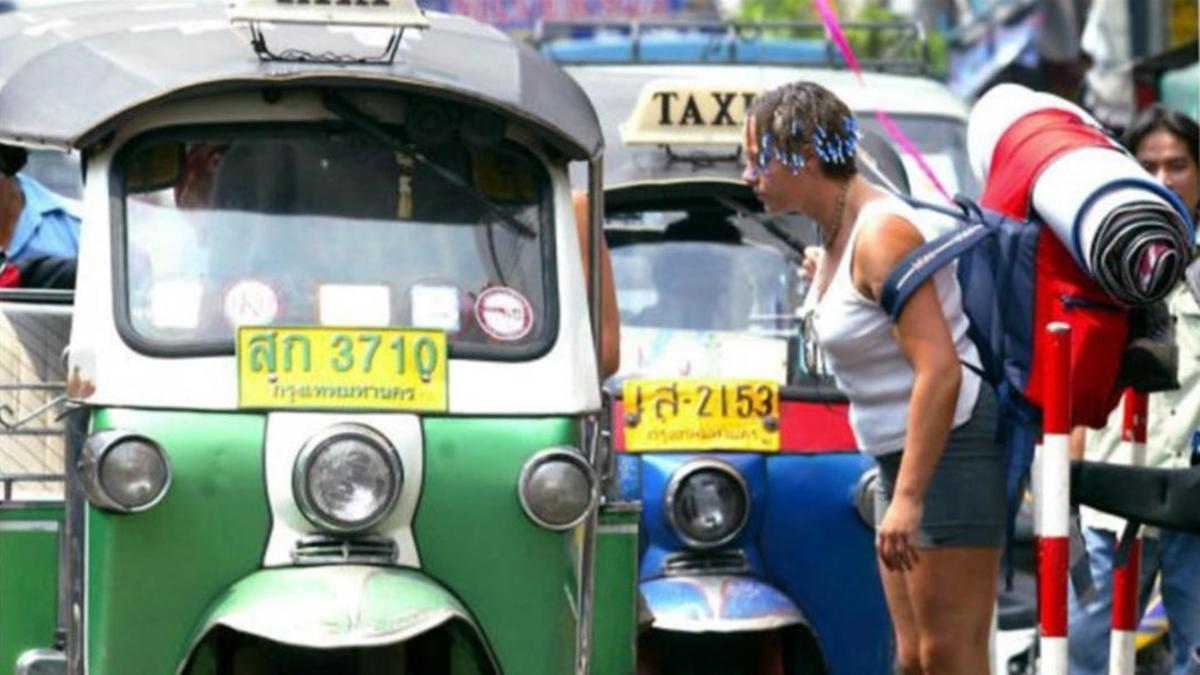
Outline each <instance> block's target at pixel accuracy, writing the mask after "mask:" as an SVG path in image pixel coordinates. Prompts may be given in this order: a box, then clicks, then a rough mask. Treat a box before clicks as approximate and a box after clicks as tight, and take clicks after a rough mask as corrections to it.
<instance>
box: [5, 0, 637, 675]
mask: <svg viewBox="0 0 1200 675" xmlns="http://www.w3.org/2000/svg"><path fill="white" fill-rule="evenodd" d="M225 5H226V3H217V2H185V3H156V4H147V3H133V2H125V1H112V0H106V1H104V2H87V3H76V4H67V5H61V6H57V7H55V8H51V9H46V10H43V11H22V12H13V13H9V14H5V15H3V16H0V143H4V144H10V145H21V146H25V147H31V148H57V149H60V150H63V151H74V152H77V153H78V154H77V156H78V157H79V158H80V159H81V163H80V164H81V166H82V175H83V184H84V187H83V197H82V202H81V211H82V213H83V224H82V236H81V245H80V256H79V259H78V277H77V282H76V286H75V288H76V290H75V292H74V294H73V296H71V295H68V296H65V297H58V296H54V295H53V294H46V293H37V292H27V291H23V292H8V293H6V294H3V295H0V343H2V347H3V348H2V349H0V361H5V360H7V361H8V363H0V366H2V367H0V378H4V379H6V380H7V381H3V382H0V395H2V396H6V397H8V398H6V399H5V401H4V402H3V403H2V406H3V407H0V422H2V423H3V429H0V487H2V488H3V490H4V491H3V494H0V497H2V498H3V499H0V671H2V672H13V670H14V669H15V672H16V673H18V674H20V675H35V674H38V675H40V674H44V673H69V674H70V675H84V674H85V673H87V674H88V675H132V674H139V675H259V674H272V673H289V674H296V673H342V674H362V675H368V674H369V675H375V674H380V675H382V674H384V673H386V674H388V675H391V674H396V675H400V674H410V675H411V674H416V673H421V674H425V673H440V674H463V675H466V674H475V673H480V674H482V673H496V674H498V673H507V674H510V675H563V674H564V673H589V672H591V673H605V674H612V675H618V674H619V675H626V674H629V673H632V672H633V668H634V653H633V650H634V642H635V638H634V629H635V613H636V610H635V593H636V590H635V578H636V572H635V565H636V556H637V536H638V530H637V522H638V517H637V510H636V505H626V504H619V503H608V502H603V503H602V500H601V497H600V495H601V494H602V492H604V482H605V481H607V480H609V477H610V476H611V473H612V472H611V469H610V466H611V463H612V459H611V454H610V453H609V452H608V451H607V449H606V447H605V444H603V443H602V442H601V436H602V435H601V434H600V433H599V430H598V416H599V411H600V406H601V397H600V385H599V381H598V373H597V359H596V349H597V347H596V344H595V342H596V340H595V339H594V338H593V336H594V335H596V334H597V331H596V330H595V327H596V323H597V320H598V318H597V317H598V316H599V314H598V312H599V307H598V305H599V298H598V294H596V295H595V296H594V297H593V298H591V301H590V302H589V293H588V288H589V285H588V283H587V281H586V280H585V274H584V269H591V270H593V271H595V270H597V269H598V265H596V264H592V265H591V266H590V268H585V264H584V263H585V261H586V260H587V259H588V257H589V256H590V257H591V259H592V262H593V263H595V256H596V255H597V254H596V252H595V247H593V246H590V242H593V241H597V240H598V236H597V233H598V232H599V230H598V222H599V219H598V218H597V217H596V216H595V215H593V216H592V221H593V227H592V230H591V232H592V234H591V235H590V236H589V237H588V238H587V240H586V241H585V242H583V246H582V247H581V245H580V241H579V238H578V237H577V235H576V226H575V220H574V216H573V211H572V206H571V204H572V202H571V189H570V181H569V177H568V172H569V167H570V165H571V164H572V163H580V164H583V163H586V164H587V165H588V170H589V175H590V176H591V180H590V190H591V192H592V195H593V199H592V203H593V204H597V205H599V204H600V203H601V200H600V199H599V198H598V195H599V194H600V189H601V178H600V177H601V175H602V168H601V162H600V153H601V150H602V145H603V144H602V135H601V132H600V129H599V126H598V123H597V120H596V115H595V112H594V110H593V108H592V106H591V104H590V103H589V102H588V99H587V97H586V96H585V95H584V93H583V92H582V91H581V90H580V88H579V86H578V85H577V84H575V82H574V81H573V80H572V79H571V78H569V77H568V76H566V75H565V74H563V72H562V71H561V70H560V69H559V68H558V67H557V66H554V65H552V64H551V63H549V62H548V61H546V60H544V59H543V58H542V57H541V56H539V55H538V54H536V53H535V52H533V51H531V50H529V49H527V48H525V47H523V46H520V45H518V44H516V43H514V42H512V41H511V40H509V39H508V38H507V37H505V36H504V35H502V34H501V33H499V32H497V31H495V30H493V29H491V28H487V27H485V26H482V25H480V24H477V23H475V22H472V21H469V20H466V19H463V18H459V17H454V16H448V15H440V14H434V13H425V12H422V11H421V10H420V9H418V8H417V7H416V5H415V3H414V2H413V1H412V0H375V1H373V2H370V3H366V2H355V3H349V2H345V3H343V2H338V3H333V2H324V3H322V2H313V3H306V2H295V3H293V2H291V0H246V1H243V2H238V3H234V4H233V6H232V7H229V8H226V6H225ZM593 276H595V275H594V274H593ZM598 287H599V284H598V283H592V284H591V286H590V288H592V289H598ZM13 364H15V365H13ZM55 424H60V425H61V426H62V427H64V429H63V431H62V432H61V433H59V432H56V431H55V430H54V425H55ZM23 435H24V436H28V437H31V438H33V439H34V440H35V441H37V443H38V444H39V445H38V448H39V449H38V450H37V451H36V452H31V451H28V450H27V449H26V446H27V445H28V443H26V442H25V440H22V437H23ZM59 481H61V482H59ZM56 485H58V486H61V489H58V488H56V487H55V486H56ZM48 486H49V487H48ZM596 588H602V589H603V592H602V593H595V592H594V589H596Z"/></svg>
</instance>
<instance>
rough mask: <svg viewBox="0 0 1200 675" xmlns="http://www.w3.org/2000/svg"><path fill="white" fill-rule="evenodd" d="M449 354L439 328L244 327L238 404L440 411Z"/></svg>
mask: <svg viewBox="0 0 1200 675" xmlns="http://www.w3.org/2000/svg"><path fill="white" fill-rule="evenodd" d="M446 356H447V351H446V334H445V333H442V332H438V331H428V330H399V329H386V328H380V329H374V328H370V329H357V328H273V327H247V326H243V327H240V328H239V329H238V333H237V361H238V404H239V405H240V406H241V407H243V408H308V409H312V408H336V409H372V410H403V411H409V412H443V411H445V410H446V405H447V403H446Z"/></svg>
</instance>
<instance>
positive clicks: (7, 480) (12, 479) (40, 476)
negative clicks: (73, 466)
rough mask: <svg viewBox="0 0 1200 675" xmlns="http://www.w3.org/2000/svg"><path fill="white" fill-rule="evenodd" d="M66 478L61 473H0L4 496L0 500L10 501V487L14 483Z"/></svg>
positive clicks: (55, 481) (58, 481) (44, 481)
mask: <svg viewBox="0 0 1200 675" xmlns="http://www.w3.org/2000/svg"><path fill="white" fill-rule="evenodd" d="M66 480H67V477H66V475H65V474H61V473H26V474H5V473H0V486H3V488H4V490H3V493H4V498H3V499H0V501H5V502H11V501H12V489H13V484H14V483H65V482H66Z"/></svg>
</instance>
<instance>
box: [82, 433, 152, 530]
mask: <svg viewBox="0 0 1200 675" xmlns="http://www.w3.org/2000/svg"><path fill="white" fill-rule="evenodd" d="M79 477H80V483H81V485H82V487H83V491H84V493H85V494H87V497H88V501H90V502H91V503H92V504H93V505H94V506H96V507H98V508H102V509H107V510H109V511H120V512H123V513H136V512H138V511H145V510H146V509H148V508H150V507H152V506H154V505H155V504H157V503H158V502H159V501H160V500H161V499H162V498H163V496H164V495H166V493H167V488H168V487H169V485H170V483H171V466H170V464H169V463H168V462H167V456H166V453H164V452H163V450H162V448H161V447H159V445H158V444H157V443H155V442H154V441H152V440H150V439H149V438H146V437H145V436H138V435H136V434H129V433H125V432H121V431H102V432H100V433H97V434H93V435H92V436H91V437H90V438H88V440H87V443H85V444H84V446H83V451H82V452H81V454H80V458H79Z"/></svg>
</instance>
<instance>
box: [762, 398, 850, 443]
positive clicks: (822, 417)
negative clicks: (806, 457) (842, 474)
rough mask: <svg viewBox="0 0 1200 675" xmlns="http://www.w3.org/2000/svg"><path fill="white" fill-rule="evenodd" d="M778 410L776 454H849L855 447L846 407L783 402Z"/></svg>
mask: <svg viewBox="0 0 1200 675" xmlns="http://www.w3.org/2000/svg"><path fill="white" fill-rule="evenodd" d="M780 407H781V408H782V410H781V413H782V414H781V415H780V420H779V421H780V427H779V441H780V446H781V448H780V452H795V453H804V454H817V453H825V452H851V451H854V450H856V448H857V447H858V446H857V444H856V443H855V442H854V433H853V432H852V431H850V406H849V405H848V404H846V403H822V402H816V401H786V400H785V401H781V402H780Z"/></svg>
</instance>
